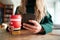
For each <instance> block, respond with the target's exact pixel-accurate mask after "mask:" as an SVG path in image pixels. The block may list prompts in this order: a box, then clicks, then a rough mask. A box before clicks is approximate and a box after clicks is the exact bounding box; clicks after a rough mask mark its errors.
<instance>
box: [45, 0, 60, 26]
mask: <svg viewBox="0 0 60 40" xmlns="http://www.w3.org/2000/svg"><path fill="white" fill-rule="evenodd" d="M45 3H46V7H47V10H48V11H49V13H50V14H51V15H52V20H53V23H54V24H57V25H60V22H59V21H60V0H45Z"/></svg>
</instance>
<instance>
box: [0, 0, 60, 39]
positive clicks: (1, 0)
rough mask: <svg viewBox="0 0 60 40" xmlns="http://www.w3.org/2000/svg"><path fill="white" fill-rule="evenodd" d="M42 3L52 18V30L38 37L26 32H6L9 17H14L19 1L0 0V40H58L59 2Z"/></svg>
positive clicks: (48, 0) (53, 0) (45, 0)
mask: <svg viewBox="0 0 60 40" xmlns="http://www.w3.org/2000/svg"><path fill="white" fill-rule="evenodd" d="M31 1H32V0H31ZM44 3H45V7H46V10H48V12H49V13H50V14H51V16H52V21H53V30H52V32H51V33H48V34H46V35H40V34H33V33H32V32H30V31H28V30H20V31H13V32H12V33H11V32H6V28H7V27H8V26H9V23H10V22H9V21H10V16H11V15H15V11H16V8H17V7H18V6H19V5H21V0H0V40H60V0H44Z"/></svg>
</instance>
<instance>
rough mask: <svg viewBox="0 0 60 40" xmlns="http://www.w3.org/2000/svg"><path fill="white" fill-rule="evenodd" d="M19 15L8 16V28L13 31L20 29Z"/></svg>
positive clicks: (20, 18)
mask: <svg viewBox="0 0 60 40" xmlns="http://www.w3.org/2000/svg"><path fill="white" fill-rule="evenodd" d="M21 20H22V17H21V15H11V16H10V27H12V28H13V30H20V29H21V26H22V25H21Z"/></svg>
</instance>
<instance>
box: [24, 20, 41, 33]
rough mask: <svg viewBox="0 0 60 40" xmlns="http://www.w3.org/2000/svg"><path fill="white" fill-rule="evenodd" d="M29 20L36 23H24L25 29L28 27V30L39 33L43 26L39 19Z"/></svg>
mask: <svg viewBox="0 0 60 40" xmlns="http://www.w3.org/2000/svg"><path fill="white" fill-rule="evenodd" d="M29 22H31V23H33V24H34V25H30V24H26V23H23V27H24V28H25V29H28V30H30V31H32V32H33V33H38V32H40V31H41V29H42V27H41V25H40V24H39V23H38V22H37V21H35V20H29Z"/></svg>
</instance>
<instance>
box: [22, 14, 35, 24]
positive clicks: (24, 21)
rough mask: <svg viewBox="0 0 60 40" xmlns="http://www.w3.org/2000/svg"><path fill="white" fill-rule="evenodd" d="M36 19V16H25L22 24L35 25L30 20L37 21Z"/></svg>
mask: <svg viewBox="0 0 60 40" xmlns="http://www.w3.org/2000/svg"><path fill="white" fill-rule="evenodd" d="M35 19H36V17H35V15H34V14H23V15H22V23H28V24H31V25H34V24H33V23H30V22H29V20H35Z"/></svg>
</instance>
